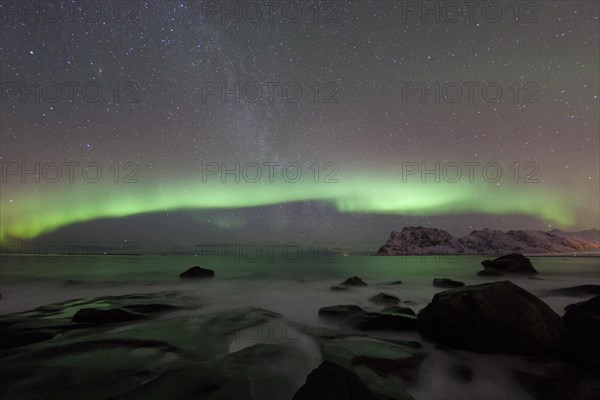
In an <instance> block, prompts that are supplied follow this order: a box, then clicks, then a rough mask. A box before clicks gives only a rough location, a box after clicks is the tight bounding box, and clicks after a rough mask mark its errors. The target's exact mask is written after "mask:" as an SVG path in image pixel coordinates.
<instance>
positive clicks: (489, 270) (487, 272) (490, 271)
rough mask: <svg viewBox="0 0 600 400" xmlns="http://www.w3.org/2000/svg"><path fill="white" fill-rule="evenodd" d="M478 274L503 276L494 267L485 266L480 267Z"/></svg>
mask: <svg viewBox="0 0 600 400" xmlns="http://www.w3.org/2000/svg"><path fill="white" fill-rule="evenodd" d="M477 275H478V276H503V275H504V274H503V273H502V272H500V271H498V270H497V269H496V268H491V267H490V268H487V269H482V270H481V271H478V272H477Z"/></svg>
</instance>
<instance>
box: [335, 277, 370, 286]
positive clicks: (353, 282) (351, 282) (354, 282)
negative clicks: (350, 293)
mask: <svg viewBox="0 0 600 400" xmlns="http://www.w3.org/2000/svg"><path fill="white" fill-rule="evenodd" d="M340 286H368V285H367V283H366V282H365V281H363V280H362V279H360V278H359V277H358V276H353V277H351V278H348V279H346V280H345V281H344V282H342V283H340Z"/></svg>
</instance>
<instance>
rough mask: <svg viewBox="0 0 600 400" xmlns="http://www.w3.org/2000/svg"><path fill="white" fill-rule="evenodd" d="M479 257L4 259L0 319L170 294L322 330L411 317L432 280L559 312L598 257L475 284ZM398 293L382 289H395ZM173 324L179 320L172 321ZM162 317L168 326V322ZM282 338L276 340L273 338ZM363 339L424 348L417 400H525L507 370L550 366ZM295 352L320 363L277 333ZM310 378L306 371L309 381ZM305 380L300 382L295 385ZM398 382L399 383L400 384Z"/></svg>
mask: <svg viewBox="0 0 600 400" xmlns="http://www.w3.org/2000/svg"><path fill="white" fill-rule="evenodd" d="M486 258H489V257H482V256H407V257H403V256H398V257H376V256H346V257H342V256H335V257H334V256H331V255H329V256H327V255H322V254H310V255H305V256H303V257H300V258H299V259H289V258H288V259H284V258H282V257H276V258H273V259H264V258H263V259H261V260H257V261H256V262H250V260H248V259H238V258H235V257H233V256H230V257H219V256H208V257H202V256H193V255H192V256H37V255H13V256H3V259H2V269H1V272H0V293H1V294H2V298H1V303H0V305H1V307H0V313H1V314H9V313H13V312H18V311H24V310H29V309H32V308H35V307H38V306H41V305H46V304H50V303H55V302H60V301H64V300H69V299H76V298H84V297H97V296H107V295H123V294H132V293H153V292H162V291H177V292H180V293H181V294H182V295H185V296H189V297H190V298H193V299H194V300H193V301H194V302H195V303H196V305H198V306H199V308H198V309H195V310H190V311H185V312H187V313H190V315H191V314H203V313H211V312H216V311H224V310H228V309H235V308H240V307H248V306H252V307H261V308H264V309H267V310H271V311H274V312H277V313H279V314H281V315H282V316H283V317H285V318H286V319H288V320H289V321H292V322H295V323H298V324H307V325H311V326H323V327H327V326H329V325H327V324H326V323H324V322H323V321H319V318H318V315H317V313H318V310H319V308H321V307H324V306H330V305H336V304H356V305H359V306H361V307H363V308H364V309H366V310H373V311H376V310H380V309H382V308H383V307H381V306H377V305H375V304H373V303H370V302H369V301H368V299H369V298H370V297H371V296H373V295H375V294H377V293H379V292H386V293H390V294H393V295H395V296H397V297H399V298H400V300H401V301H402V302H405V301H409V302H411V303H409V304H403V305H407V306H409V307H411V308H412V309H413V310H414V311H415V312H418V311H419V310H420V309H422V308H423V307H425V306H426V305H427V304H428V303H429V302H430V300H431V298H432V297H433V295H434V294H435V293H436V292H439V291H442V290H444V289H440V288H435V287H433V285H432V279H433V278H451V279H456V280H460V281H463V282H465V283H466V284H467V285H469V284H477V283H483V282H490V281H495V280H505V279H510V280H511V281H512V282H514V283H516V284H517V285H519V286H521V287H522V288H524V289H526V290H528V291H530V292H531V293H533V294H535V295H536V296H538V297H539V298H540V299H542V300H543V301H544V302H546V303H547V304H548V305H550V307H551V308H552V309H553V310H554V311H555V312H557V313H558V314H559V315H562V314H563V313H564V310H563V309H564V307H565V306H566V305H568V304H571V303H575V302H578V301H582V300H585V299H586V298H578V297H572V296H562V295H560V296H559V295H555V294H552V293H549V290H551V289H557V288H563V287H568V286H575V285H582V284H598V283H599V282H600V264H599V261H600V259H599V258H598V257H531V260H532V263H533V265H534V267H535V268H536V269H537V270H538V271H539V274H538V275H537V276H536V277H533V278H528V277H519V276H517V277H513V276H511V277H479V276H477V275H476V272H477V271H478V270H480V269H482V268H481V265H480V261H481V260H483V259H486ZM193 265H200V266H203V267H206V268H210V269H213V270H214V271H215V274H216V276H215V278H214V279H209V280H201V281H194V282H182V281H180V279H179V273H181V272H183V271H185V270H186V269H187V268H189V267H191V266H193ZM354 275H357V276H359V277H361V278H362V279H363V280H364V281H365V282H367V283H368V284H369V286H368V287H362V288H353V289H352V290H349V291H344V292H334V291H331V290H330V287H331V286H333V285H337V284H339V283H341V282H342V281H343V280H345V279H346V278H348V277H350V276H354ZM399 280H401V281H402V284H396V285H390V282H393V281H399ZM177 316H181V314H178V315H177ZM165 318H169V317H168V316H166V317H165ZM279 334H280V335H281V334H282V333H281V332H279ZM369 336H371V337H380V338H387V339H401V340H416V341H419V342H421V343H422V344H423V350H424V351H426V352H427V358H426V360H425V362H424V363H423V364H422V366H421V368H420V377H419V380H418V382H416V383H413V384H406V382H403V384H404V386H405V387H406V388H407V390H408V391H409V392H410V393H411V394H412V395H413V396H414V397H415V398H416V399H434V398H455V397H456V398H465V399H468V398H471V399H482V398H486V399H507V398H511V399H521V398H522V399H528V398H532V397H531V396H530V394H529V393H527V392H525V391H524V389H522V387H521V386H520V385H519V384H517V382H516V381H515V378H514V374H512V373H511V371H513V370H514V369H521V370H526V371H531V372H538V373H543V372H544V371H545V370H548V369H551V368H553V367H555V366H556V365H555V364H556V363H558V361H552V360H550V361H548V360H545V361H543V362H542V361H540V360H535V359H531V358H527V357H519V356H509V355H484V354H477V353H471V352H466V351H458V350H448V349H446V350H442V349H438V348H435V345H434V344H433V343H431V342H428V341H427V340H424V339H422V338H421V337H420V336H419V335H418V333H417V332H370V333H369ZM285 337H286V338H288V340H290V341H293V342H295V344H296V345H297V346H299V347H300V348H302V350H303V351H305V352H308V353H310V355H311V357H312V358H313V359H314V367H316V366H318V364H319V363H320V361H321V358H320V353H319V350H318V346H317V345H316V343H315V342H314V341H313V340H312V339H311V338H310V337H304V336H303V335H302V334H301V333H298V334H295V335H294V334H291V333H290V331H289V329H288V330H287V332H286V333H285ZM277 340H279V341H281V338H278V339H277V338H273V337H265V336H264V335H259V336H253V337H250V338H248V337H240V338H239V340H238V341H237V342H236V343H233V344H232V347H231V349H230V351H232V352H233V351H237V350H239V349H241V348H244V347H246V346H249V345H252V344H256V343H262V342H270V341H277ZM456 364H467V365H469V366H470V367H471V368H472V369H473V371H475V372H474V379H473V381H472V382H466V383H461V382H458V381H457V380H455V379H453V378H452V377H451V376H450V374H449V372H448V371H449V370H450V369H451V367H452V366H453V365H456ZM308 372H310V371H307V373H308ZM304 379H305V376H301V377H298V382H299V384H301V383H302V382H303V381H304ZM398 381H399V382H402V380H401V379H400V378H398Z"/></svg>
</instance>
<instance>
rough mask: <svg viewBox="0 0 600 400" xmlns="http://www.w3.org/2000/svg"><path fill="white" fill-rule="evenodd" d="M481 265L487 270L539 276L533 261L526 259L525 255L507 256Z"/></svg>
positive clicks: (485, 261) (483, 262)
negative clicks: (532, 263)
mask: <svg viewBox="0 0 600 400" xmlns="http://www.w3.org/2000/svg"><path fill="white" fill-rule="evenodd" d="M481 265H483V267H484V268H485V269H488V268H494V269H496V270H498V271H501V272H509V273H514V274H537V271H536V270H535V268H533V265H531V260H529V258H527V257H525V256H524V255H523V254H517V253H515V254H507V255H505V256H502V257H498V258H496V259H494V260H484V261H482V262H481Z"/></svg>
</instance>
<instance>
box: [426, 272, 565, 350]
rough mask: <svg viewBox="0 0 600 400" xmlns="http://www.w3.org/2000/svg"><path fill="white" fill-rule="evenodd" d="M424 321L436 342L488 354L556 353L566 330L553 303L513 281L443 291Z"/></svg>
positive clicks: (429, 307)
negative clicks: (547, 302)
mask: <svg viewBox="0 0 600 400" xmlns="http://www.w3.org/2000/svg"><path fill="white" fill-rule="evenodd" d="M418 326H419V332H420V333H421V335H422V336H423V337H425V338H428V339H430V340H432V341H434V342H437V343H439V344H442V345H446V346H450V347H455V348H459V349H464V350H470V351H476V352H484V353H487V352H504V353H516V354H533V355H535V354H541V355H547V354H552V353H555V352H557V350H558V347H559V345H560V343H561V340H563V338H564V337H565V335H566V330H565V327H564V325H563V323H562V321H561V319H560V317H559V316H558V315H557V314H556V313H555V312H554V311H552V309H551V308H550V307H549V306H548V305H547V304H545V303H544V302H542V301H541V300H540V299H538V298H537V297H535V296H534V295H532V294H531V293H529V292H527V291H526V290H524V289H522V288H520V287H519V286H517V285H515V284H514V283H512V282H510V281H500V282H492V283H484V284H480V285H472V286H465V287H463V288H458V289H452V290H447V291H444V292H441V293H437V294H436V295H435V296H434V297H433V300H432V301H431V303H429V304H428V305H427V307H425V308H424V309H423V310H421V311H420V312H419V314H418Z"/></svg>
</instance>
